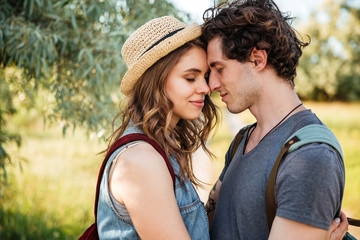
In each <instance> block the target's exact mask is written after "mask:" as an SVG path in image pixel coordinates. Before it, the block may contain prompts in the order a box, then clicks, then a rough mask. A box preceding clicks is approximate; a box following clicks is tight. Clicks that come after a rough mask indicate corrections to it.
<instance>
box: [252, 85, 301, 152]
mask: <svg viewBox="0 0 360 240" xmlns="http://www.w3.org/2000/svg"><path fill="white" fill-rule="evenodd" d="M287 84H288V83H286V82H284V83H282V82H280V84H267V85H268V86H266V84H264V85H265V86H264V88H263V89H264V90H263V93H262V95H261V98H260V99H259V100H258V101H257V102H256V103H254V104H253V105H252V106H250V108H249V110H250V112H251V113H252V114H253V115H254V117H255V118H256V121H257V125H256V128H255V129H254V131H253V132H252V134H251V137H250V138H249V140H248V145H247V147H246V150H245V153H247V152H249V151H251V150H252V149H253V148H254V147H255V146H256V145H257V144H259V142H260V141H261V140H262V139H263V138H264V136H266V135H267V134H268V133H269V132H270V131H272V130H274V127H277V126H279V125H281V124H282V123H283V122H285V121H286V119H288V118H289V117H290V116H292V115H293V114H295V113H297V112H300V111H303V110H306V108H305V107H304V106H299V104H300V103H301V101H300V100H299V98H298V96H297V95H296V93H295V91H294V90H293V89H292V88H291V87H290V86H288V85H287Z"/></svg>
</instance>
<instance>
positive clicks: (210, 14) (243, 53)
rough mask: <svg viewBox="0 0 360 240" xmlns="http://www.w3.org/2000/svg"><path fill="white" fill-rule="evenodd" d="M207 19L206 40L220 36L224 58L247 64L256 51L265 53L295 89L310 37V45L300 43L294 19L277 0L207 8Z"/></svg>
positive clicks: (241, 1) (251, 0)
mask: <svg viewBox="0 0 360 240" xmlns="http://www.w3.org/2000/svg"><path fill="white" fill-rule="evenodd" d="M203 19H204V24H203V27H202V29H203V34H202V38H203V40H204V41H205V42H209V41H210V40H212V39H214V38H217V37H220V39H221V40H222V52H223V54H224V56H226V57H227V58H229V59H236V60H238V61H239V62H246V61H249V57H250V55H251V52H252V50H253V49H254V48H256V49H258V50H265V51H266V53H267V55H268V64H269V65H271V66H272V67H273V68H274V69H275V70H276V72H277V74H278V75H279V76H280V77H282V78H284V79H286V80H288V81H289V82H290V84H291V86H292V87H294V86H295V84H294V78H295V77H296V67H297V66H298V64H299V59H300V57H301V55H302V48H304V47H306V46H307V45H309V43H310V37H309V42H303V41H302V40H300V39H299V38H298V37H297V35H296V31H295V30H294V29H293V28H292V27H291V22H292V20H293V18H292V17H290V16H289V14H288V13H286V14H285V13H282V12H280V10H279V8H278V7H277V5H276V4H275V2H274V1H272V0H236V1H226V2H223V3H220V4H219V5H218V6H217V7H213V8H209V9H207V10H206V11H205V12H204V15H203Z"/></svg>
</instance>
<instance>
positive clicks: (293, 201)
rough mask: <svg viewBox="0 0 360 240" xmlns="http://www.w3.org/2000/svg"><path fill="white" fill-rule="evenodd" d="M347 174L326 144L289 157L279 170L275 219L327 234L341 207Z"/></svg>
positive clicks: (300, 150)
mask: <svg viewBox="0 0 360 240" xmlns="http://www.w3.org/2000/svg"><path fill="white" fill-rule="evenodd" d="M344 183H345V172H344V165H343V161H342V159H341V157H340V156H339V155H338V153H337V152H336V150H334V149H333V148H332V147H330V146H329V145H327V144H323V143H321V144H320V143H312V144H309V145H305V146H303V147H301V148H299V149H298V150H296V151H294V152H292V153H290V154H289V155H287V156H286V157H285V158H284V159H283V162H282V163H281V165H280V166H279V171H278V175H277V180H276V186H275V197H276V203H277V205H278V208H277V212H276V215H277V216H279V217H283V218H286V219H290V220H293V221H297V222H301V223H304V224H307V225H311V226H314V227H317V228H322V229H325V230H328V229H329V227H330V224H331V221H332V220H333V219H334V217H335V214H336V212H337V210H338V209H339V207H340V205H341V200H342V196H343V191H344Z"/></svg>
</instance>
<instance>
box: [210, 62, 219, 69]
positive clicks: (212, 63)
mask: <svg viewBox="0 0 360 240" xmlns="http://www.w3.org/2000/svg"><path fill="white" fill-rule="evenodd" d="M217 64H219V62H217V61H215V62H211V63H210V67H212V68H213V67H215V66H216V65H217Z"/></svg>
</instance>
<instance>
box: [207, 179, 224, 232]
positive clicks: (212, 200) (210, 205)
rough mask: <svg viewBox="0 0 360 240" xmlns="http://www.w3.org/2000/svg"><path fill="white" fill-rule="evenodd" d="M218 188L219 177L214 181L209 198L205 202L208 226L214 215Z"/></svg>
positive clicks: (219, 183) (219, 185)
mask: <svg viewBox="0 0 360 240" xmlns="http://www.w3.org/2000/svg"><path fill="white" fill-rule="evenodd" d="M220 188H221V181H220V179H219V180H217V182H216V183H215V185H214V187H213V188H212V189H211V191H210V193H209V198H208V200H207V202H206V204H205V210H206V213H207V216H208V220H209V227H210V226H211V222H212V219H213V217H214V213H215V208H216V203H217V200H218V197H219V192H220Z"/></svg>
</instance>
